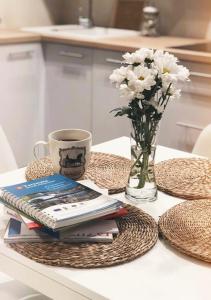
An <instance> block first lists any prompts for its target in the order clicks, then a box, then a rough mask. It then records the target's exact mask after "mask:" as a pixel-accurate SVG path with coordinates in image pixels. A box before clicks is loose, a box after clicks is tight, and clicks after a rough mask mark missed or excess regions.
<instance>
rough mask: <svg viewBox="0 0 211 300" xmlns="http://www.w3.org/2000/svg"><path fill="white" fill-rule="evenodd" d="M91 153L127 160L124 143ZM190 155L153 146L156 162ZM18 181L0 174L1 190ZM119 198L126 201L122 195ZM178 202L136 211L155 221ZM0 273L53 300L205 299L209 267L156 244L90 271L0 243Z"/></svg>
mask: <svg viewBox="0 0 211 300" xmlns="http://www.w3.org/2000/svg"><path fill="white" fill-rule="evenodd" d="M93 150H94V151H101V152H107V153H113V154H118V155H122V156H124V157H129V156H130V147H129V139H128V138H126V137H122V138H119V139H115V140H112V141H110V142H106V143H103V144H100V145H97V146H94V147H93ZM190 156H192V155H191V154H188V153H184V152H180V151H177V150H173V149H169V148H165V147H161V146H158V149H157V155H156V160H157V161H161V160H164V159H169V158H173V157H190ZM23 181H24V169H19V170H17V171H13V172H9V173H5V174H2V175H0V185H1V186H5V185H9V184H15V183H19V182H23ZM119 198H120V199H122V200H123V201H126V200H125V198H124V194H120V195H119ZM181 201H182V200H181V199H178V198H174V197H171V196H168V195H166V194H163V193H159V195H158V200H157V201H156V202H154V203H149V204H144V205H140V207H141V208H142V209H143V210H145V211H146V212H148V213H149V214H151V215H152V216H153V217H154V218H155V219H156V220H158V218H159V216H160V215H161V214H162V213H164V212H165V211H166V210H167V209H169V208H170V207H172V206H173V205H175V204H177V203H180V202H181ZM1 223H2V224H1V230H3V229H4V228H3V226H4V225H3V222H1ZM0 271H3V272H5V273H7V274H8V275H10V276H12V277H13V278H15V279H18V280H20V281H22V282H23V283H25V284H26V285H29V286H31V287H32V288H34V289H35V290H38V291H40V292H41V293H43V294H45V295H47V296H48V297H50V298H53V299H58V300H67V299H68V300H70V299H74V300H77V299H78V300H79V299H80V300H82V299H83V300H84V299H115V300H117V299H121V300H130V299H131V300H135V299H141V300H210V299H211V286H210V283H211V269H210V265H209V264H206V263H203V262H200V261H197V260H195V259H191V258H189V257H187V256H185V255H182V254H180V253H179V252H177V251H174V250H173V249H172V248H170V247H168V246H167V245H166V244H164V242H163V241H160V240H159V241H158V242H157V244H156V245H155V246H154V247H153V249H151V250H150V251H149V252H148V253H146V254H145V255H144V256H142V257H140V258H138V259H136V260H134V261H132V262H130V263H126V264H123V265H120V266H116V267H110V268H102V269H91V270H79V269H71V268H58V267H50V266H45V265H42V264H39V263H36V262H34V261H32V260H30V259H28V258H26V257H24V256H22V255H20V254H18V253H16V252H15V251H13V250H12V249H10V248H9V247H8V246H7V245H5V244H4V242H3V240H0Z"/></svg>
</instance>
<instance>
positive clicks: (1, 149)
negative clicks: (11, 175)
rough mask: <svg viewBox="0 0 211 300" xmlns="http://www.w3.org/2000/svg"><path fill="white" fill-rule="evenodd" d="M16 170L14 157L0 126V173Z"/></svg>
mask: <svg viewBox="0 0 211 300" xmlns="http://www.w3.org/2000/svg"><path fill="white" fill-rule="evenodd" d="M14 169H17V163H16V160H15V156H14V154H13V151H12V149H11V147H10V144H9V142H8V139H7V137H6V135H5V133H4V130H3V128H2V126H0V173H3V172H8V171H11V170H14Z"/></svg>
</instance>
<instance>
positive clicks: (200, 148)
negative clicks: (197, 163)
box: [192, 124, 211, 159]
mask: <svg viewBox="0 0 211 300" xmlns="http://www.w3.org/2000/svg"><path fill="white" fill-rule="evenodd" d="M192 153H193V154H197V155H201V156H205V157H208V158H209V159H211V124H209V125H208V126H206V127H205V128H204V129H203V130H202V132H201V133H200V135H199V137H198V139H197V141H196V143H195V145H194V147H193V150H192Z"/></svg>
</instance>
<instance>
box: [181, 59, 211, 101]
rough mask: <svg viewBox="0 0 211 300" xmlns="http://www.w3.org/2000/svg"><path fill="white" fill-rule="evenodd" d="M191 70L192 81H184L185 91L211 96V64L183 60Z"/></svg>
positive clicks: (182, 85) (182, 87)
mask: <svg viewBox="0 0 211 300" xmlns="http://www.w3.org/2000/svg"><path fill="white" fill-rule="evenodd" d="M181 63H182V64H183V65H184V66H186V67H187V68H188V69H189V70H190V80H191V81H190V82H188V83H187V82H186V83H182V84H181V89H182V90H183V91H184V92H187V93H191V94H195V95H202V96H207V97H210V98H211V65H209V64H202V63H193V62H186V61H181Z"/></svg>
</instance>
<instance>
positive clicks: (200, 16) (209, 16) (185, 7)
mask: <svg viewBox="0 0 211 300" xmlns="http://www.w3.org/2000/svg"><path fill="white" fill-rule="evenodd" d="M64 1H65V12H64V15H63V17H64V18H63V20H64V22H65V23H68V22H73V23H74V22H77V17H78V7H79V5H81V6H83V7H85V9H84V11H86V3H87V0H64ZM121 1H124V0H121ZM130 1H133V0H130ZM140 1H141V0H140ZM154 2H155V3H156V4H157V6H158V7H159V8H160V12H161V15H160V19H161V22H160V25H161V26H160V27H161V33H162V34H170V35H176V36H187V37H196V38H204V37H208V38H211V0H183V1H182V0H154ZM114 4H115V0H94V18H95V23H96V24H97V25H103V26H109V24H111V21H112V18H113V15H114V7H115V5H114Z"/></svg>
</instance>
